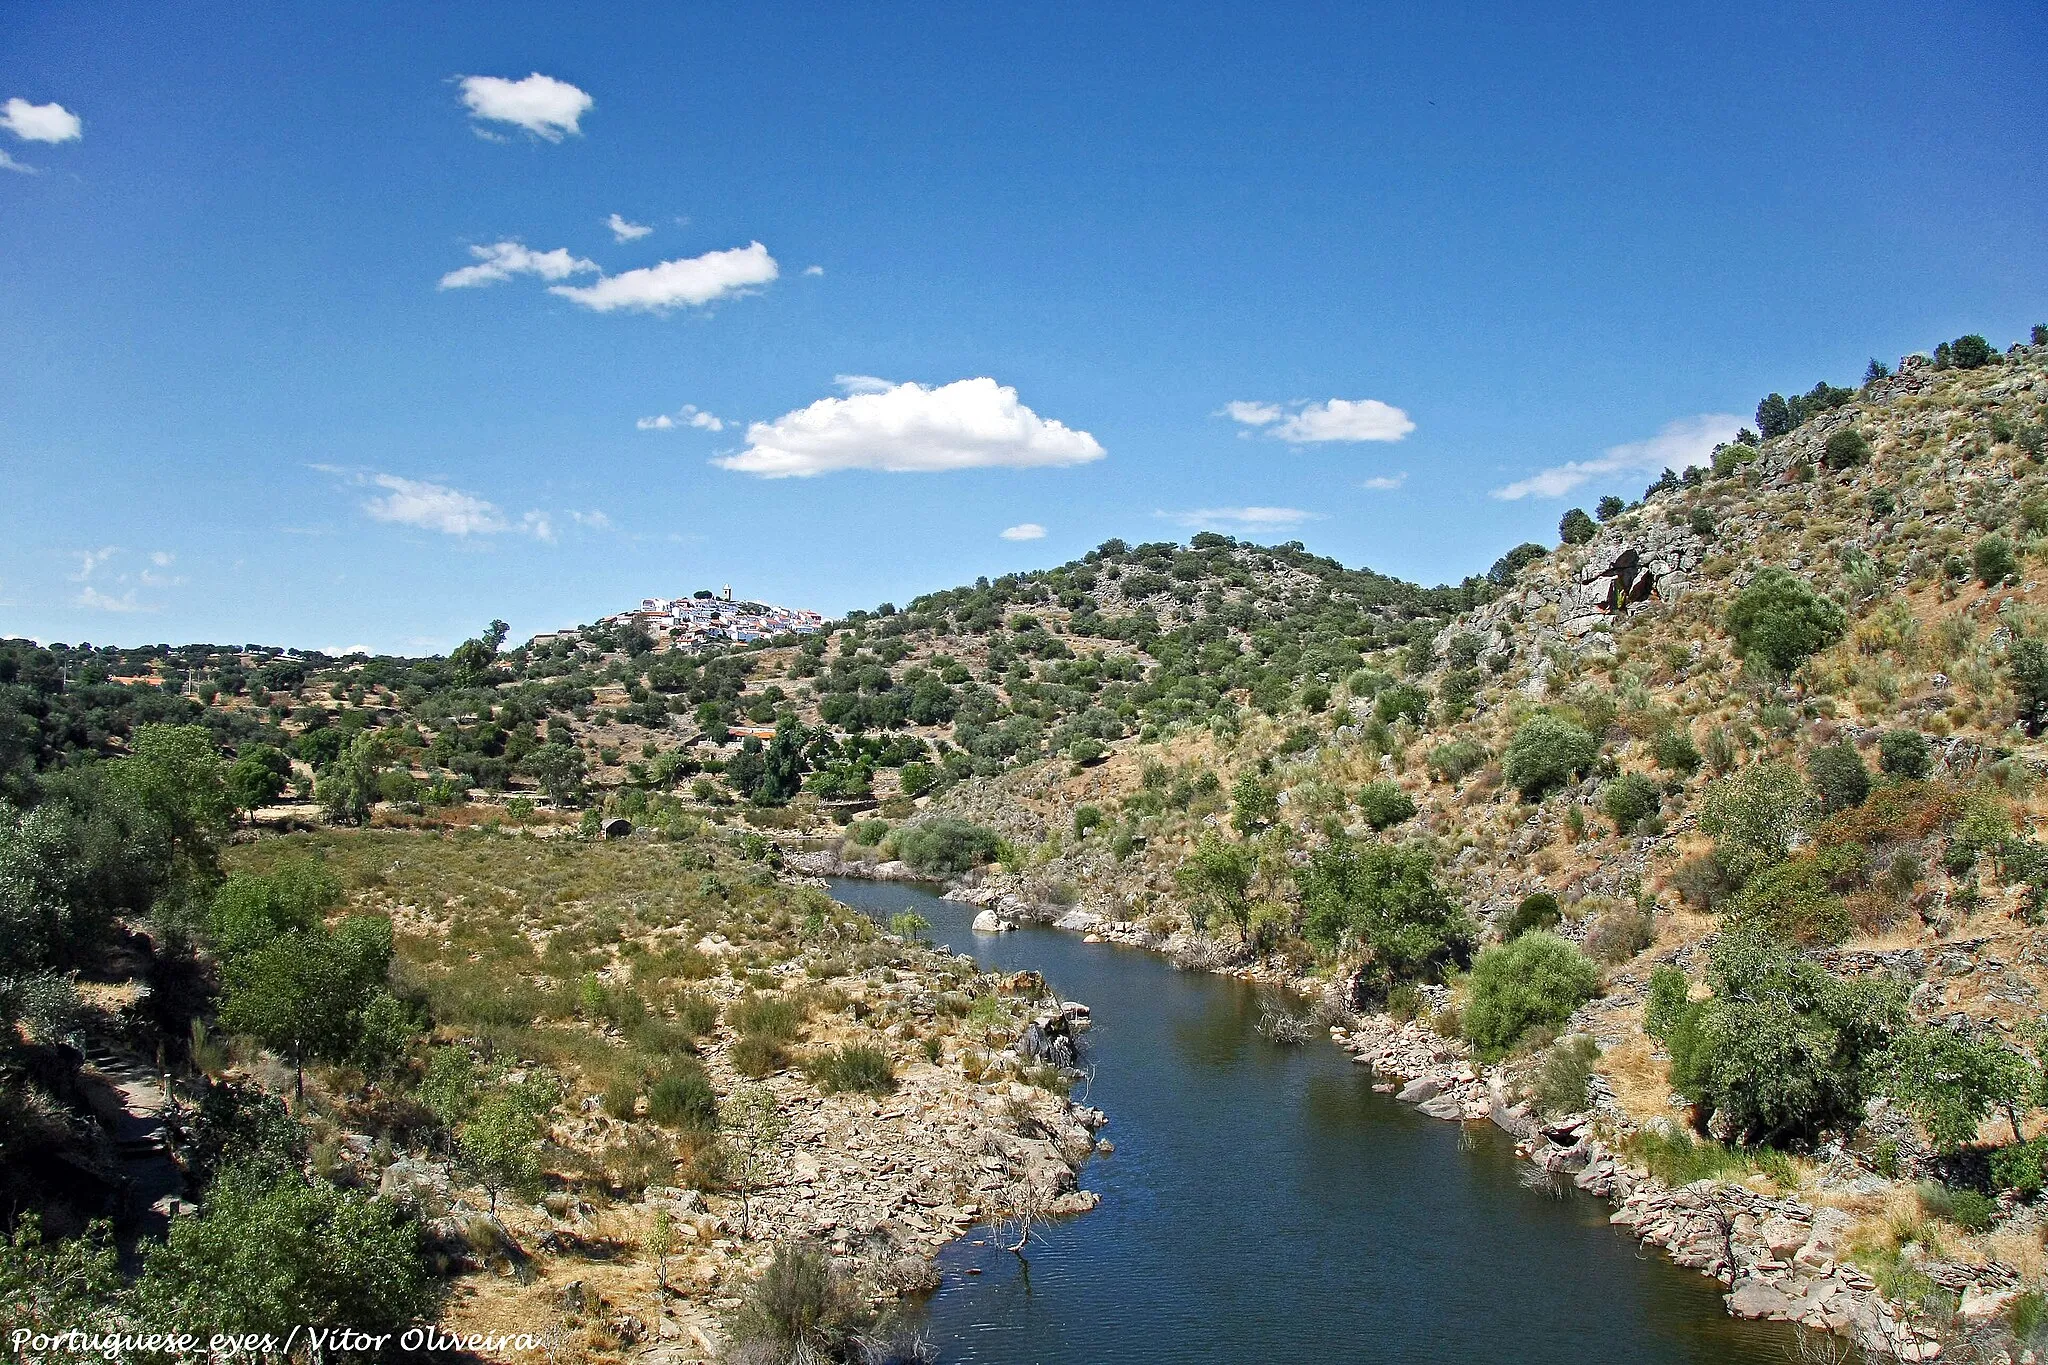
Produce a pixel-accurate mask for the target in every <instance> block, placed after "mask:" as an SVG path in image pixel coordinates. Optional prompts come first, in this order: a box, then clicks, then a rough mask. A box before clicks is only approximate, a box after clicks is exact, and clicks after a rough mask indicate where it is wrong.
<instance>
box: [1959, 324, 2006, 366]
mask: <svg viewBox="0 0 2048 1365" xmlns="http://www.w3.org/2000/svg"><path fill="white" fill-rule="evenodd" d="M1948 354H1949V363H1950V364H1952V365H1954V366H1955V367H1956V368H1957V369H1959V370H1977V369H1982V368H1983V367H1984V366H1986V365H1993V364H1996V363H1997V361H1998V352H1997V351H1996V350H1994V349H1992V345H1991V343H1990V342H1988V341H1986V340H1985V339H1984V338H1983V337H1981V336H1978V335H1977V334H1976V333H1974V332H1972V333H1971V334H1970V335H1968V336H1960V337H1957V338H1956V339H1955V340H1954V341H1952V342H1950V343H1949V351H1948Z"/></svg>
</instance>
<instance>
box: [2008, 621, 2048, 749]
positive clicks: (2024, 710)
mask: <svg viewBox="0 0 2048 1365" xmlns="http://www.w3.org/2000/svg"><path fill="white" fill-rule="evenodd" d="M2005 668H2006V676H2007V678H2008V679H2009V680H2010V681H2011V683H2012V690H2013V696H2014V698H2015V699H2016V700H2017V701H2018V702H2019V713H2020V723H2021V724H2022V725H2024V726H2026V729H2027V733H2028V734H2030V735H2038V734H2040V733H2041V730H2042V728H2043V726H2044V723H2048V642H2043V641H2040V640H2033V639H2028V638H2025V637H2022V638H2020V639H2017V640H2014V641H2013V642H2012V645H2011V647H2010V648H2009V649H2007V651H2006V655H2005Z"/></svg>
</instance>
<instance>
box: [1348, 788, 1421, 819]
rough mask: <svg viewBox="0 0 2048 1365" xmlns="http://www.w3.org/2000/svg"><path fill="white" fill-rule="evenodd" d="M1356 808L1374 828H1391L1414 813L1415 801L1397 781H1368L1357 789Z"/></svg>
mask: <svg viewBox="0 0 2048 1365" xmlns="http://www.w3.org/2000/svg"><path fill="white" fill-rule="evenodd" d="M1358 810H1359V813H1360V814H1361V815H1363V816H1364V817H1365V823H1367V824H1368V825H1371V826H1372V827H1373V828H1374V829H1376V830H1383V829H1392V828H1393V827H1394V826H1395V825H1398V824H1400V823H1401V822H1402V821H1403V820H1406V819H1409V818H1410V817H1412V816H1413V815H1414V814H1415V802H1414V801H1413V800H1411V799H1410V798H1409V795H1408V793H1407V792H1405V791H1402V790H1401V784H1400V783H1398V782H1368V783H1366V784H1365V785H1364V786H1363V787H1361V788H1359V790H1358Z"/></svg>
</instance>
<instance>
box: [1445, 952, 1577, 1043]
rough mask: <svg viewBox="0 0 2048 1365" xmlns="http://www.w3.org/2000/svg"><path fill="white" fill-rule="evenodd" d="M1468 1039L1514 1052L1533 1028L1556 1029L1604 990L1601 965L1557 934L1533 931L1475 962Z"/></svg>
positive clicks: (1467, 1005)
mask: <svg viewBox="0 0 2048 1365" xmlns="http://www.w3.org/2000/svg"><path fill="white" fill-rule="evenodd" d="M1470 990H1471V993H1470V996H1469V998H1468V999H1467V1000H1466V1002H1465V1008H1464V1010H1463V1011H1462V1021H1463V1026H1464V1031H1465V1037H1466V1039H1467V1040H1469V1041H1470V1042H1471V1043H1472V1045H1473V1046H1475V1047H1477V1048H1478V1049H1479V1051H1480V1052H1481V1053H1482V1054H1483V1055H1488V1056H1496V1057H1497V1056H1500V1055H1501V1054H1503V1053H1506V1052H1509V1051H1511V1050H1512V1049H1513V1048H1514V1047H1515V1045H1516V1044H1517V1043H1519V1042H1521V1040H1522V1038H1523V1036H1524V1035H1525V1034H1527V1033H1528V1032H1529V1030H1531V1029H1533V1028H1538V1027H1550V1028H1555V1027H1557V1026H1558V1025H1559V1024H1562V1023H1563V1022H1564V1021H1565V1020H1567V1019H1569V1018H1570V1017H1571V1014H1572V1011H1573V1010H1575V1009H1577V1008H1578V1007H1579V1006H1581V1005H1583V1004H1585V1003H1586V1002H1587V1001H1588V1000H1591V999H1592V998H1593V997H1594V996H1595V995H1597V994H1599V993H1600V969H1599V968H1598V967H1596V966H1595V965H1593V962H1592V960H1591V959H1589V958H1588V957H1587V956H1586V955H1585V954H1584V953H1582V952H1580V951H1579V950H1578V949H1577V948H1574V947H1573V946H1572V945H1571V944H1569V943H1567V942H1565V941H1564V940H1563V939H1561V938H1559V937H1558V936H1557V935H1555V934H1552V933H1548V932H1546V931H1544V930H1540V929H1538V930H1532V931H1531V932H1529V933H1526V934H1523V935H1522V936H1521V937H1520V938H1518V939H1516V940H1515V941H1514V942H1512V943H1508V944H1503V945H1501V946H1499V947H1495V948H1488V949H1487V950H1486V951H1485V952H1483V953H1481V954H1480V955H1479V960H1478V961H1477V962H1475V963H1473V964H1472V978H1471V983H1470Z"/></svg>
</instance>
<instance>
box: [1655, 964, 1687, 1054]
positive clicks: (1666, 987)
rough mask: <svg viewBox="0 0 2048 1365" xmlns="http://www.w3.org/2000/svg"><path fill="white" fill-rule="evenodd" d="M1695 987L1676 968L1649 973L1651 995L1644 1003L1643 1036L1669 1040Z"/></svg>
mask: <svg viewBox="0 0 2048 1365" xmlns="http://www.w3.org/2000/svg"><path fill="white" fill-rule="evenodd" d="M1691 992H1692V983H1691V982H1690V981H1688V980H1686V978H1685V973H1684V972H1682V971H1680V970H1679V969H1678V968H1676V967H1668V966H1667V967H1659V968H1657V969H1656V970H1655V971H1653V972H1651V973H1650V993H1649V997H1648V998H1647V999H1646V1000H1645V1001H1644V1002H1643V1032H1645V1033H1647V1034H1649V1035H1650V1036H1651V1037H1652V1038H1655V1039H1658V1040H1659V1041H1663V1040H1665V1039H1668V1038H1670V1036H1671V1031H1672V1029H1674V1028H1676V1027H1677V1026H1678V1022H1679V1020H1680V1019H1681V1018H1682V1017H1683V1016H1684V1014H1685V1011H1686V1007H1687V1006H1688V1005H1689V1004H1690V1003H1691Z"/></svg>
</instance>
